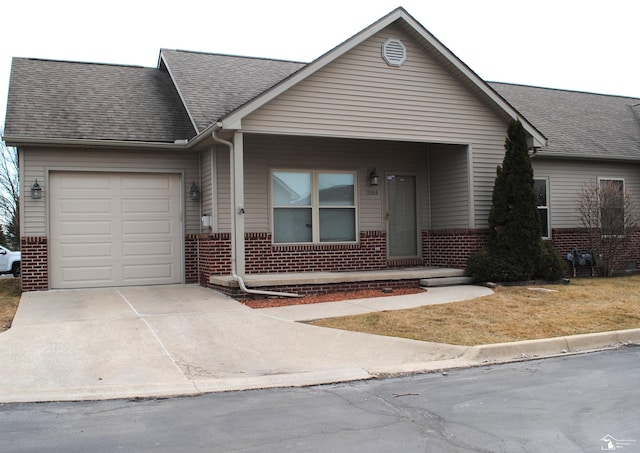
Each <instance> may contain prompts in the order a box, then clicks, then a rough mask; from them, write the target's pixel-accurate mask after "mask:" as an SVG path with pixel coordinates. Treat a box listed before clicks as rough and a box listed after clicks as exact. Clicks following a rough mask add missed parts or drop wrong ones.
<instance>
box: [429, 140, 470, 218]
mask: <svg viewBox="0 0 640 453" xmlns="http://www.w3.org/2000/svg"><path fill="white" fill-rule="evenodd" d="M429 166H430V169H431V171H430V173H429V174H430V185H429V191H430V195H431V227H432V228H434V229H438V228H468V227H469V184H468V179H469V177H468V166H467V148H466V147H464V146H449V145H432V146H430V147H429Z"/></svg>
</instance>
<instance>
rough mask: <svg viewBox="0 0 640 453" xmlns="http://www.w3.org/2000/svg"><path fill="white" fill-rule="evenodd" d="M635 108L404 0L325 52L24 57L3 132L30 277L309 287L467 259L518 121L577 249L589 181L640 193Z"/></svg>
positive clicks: (29, 285)
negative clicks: (466, 42)
mask: <svg viewBox="0 0 640 453" xmlns="http://www.w3.org/2000/svg"><path fill="white" fill-rule="evenodd" d="M638 105H640V99H632V98H622V97H613V96H603V95H595V94H587V93H576V92H569V91H558V90H550V89H542V88H533V87H525V86H517V85H508V84H489V83H487V82H485V81H484V80H482V79H481V78H480V77H478V75H477V74H475V73H474V72H473V71H472V70H471V69H470V68H469V67H467V66H466V65H465V64H464V63H463V62H462V61H460V60H459V59H458V58H457V57H456V56H455V55H454V54H453V53H452V52H451V51H450V50H449V49H447V48H446V47H445V46H444V45H443V44H442V43H440V42H439V41H438V40H437V39H436V38H435V37H434V36H433V35H431V34H430V33H429V32H428V31H427V30H426V29H425V28H424V27H423V26H422V25H421V24H419V23H418V22H417V21H416V20H415V19H414V18H413V17H412V16H410V15H409V14H408V13H407V12H406V11H405V10H404V9H402V8H398V9H396V10H394V11H392V12H391V13H390V14H388V15H387V16H385V17H383V18H382V19H380V20H379V21H377V22H376V23H374V24H372V25H371V26H369V27H368V28H366V29H364V30H362V31H361V32H359V33H358V34H356V35H354V36H353V37H351V38H350V39H348V40H347V41H345V42H344V43H342V44H341V45H339V46H337V47H336V48H334V49H332V50H330V51H329V52H327V53H326V54H324V55H322V56H321V57H319V58H318V59H316V60H315V61H313V62H311V63H309V64H304V63H297V62H289V61H279V60H268V59H260V58H246V57H238V56H229V55H219V54H206V53H198V52H187V51H180V50H169V49H163V50H161V51H160V56H159V61H158V66H157V67H156V68H143V67H132V66H117V65H103V64H91V63H75V62H61V61H49V60H35V59H24V58H15V59H14V60H13V65H12V73H11V81H10V89H9V97H8V109H7V120H6V126H5V141H6V143H7V144H8V145H10V146H16V147H17V148H18V150H19V156H20V162H21V168H20V172H21V174H20V178H21V181H22V190H23V194H22V200H23V203H22V206H21V210H22V212H21V218H22V219H23V221H22V226H21V228H22V231H21V233H22V256H23V262H22V269H23V287H24V289H25V290H46V289H51V288H80V287H105V286H106V287H109V286H124V285H145V284H172V283H181V282H186V283H195V282H200V284H202V285H205V286H212V287H216V288H218V289H221V290H224V291H227V292H230V293H231V292H234V291H236V288H237V287H238V286H240V287H241V288H244V287H246V286H249V287H254V289H255V287H267V288H270V289H272V290H277V291H285V290H292V289H293V290H295V291H302V290H304V288H305V287H310V285H311V287H315V288H316V289H321V288H322V289H326V288H328V287H331V288H334V289H335V288H339V287H349V288H355V287H357V286H358V285H371V282H372V281H373V280H375V281H376V282H377V284H380V285H382V284H384V285H388V284H391V283H394V282H391V281H390V280H396V281H395V283H398V282H401V281H404V282H405V283H406V282H407V281H409V280H410V279H412V278H414V277H412V276H411V275H413V274H411V272H414V271H415V269H419V268H427V267H428V268H431V267H447V268H462V267H464V264H465V261H466V258H467V257H468V255H469V254H470V253H471V252H472V251H474V250H477V249H478V248H480V247H481V246H482V245H483V244H484V243H485V241H486V228H487V216H488V212H489V209H490V205H491V193H492V189H493V182H494V178H495V169H496V166H497V165H499V164H500V163H501V162H502V159H503V155H504V140H505V136H506V130H507V126H508V123H509V122H510V121H511V120H512V119H516V118H518V119H520V120H521V121H522V123H523V125H524V128H525V130H526V132H527V134H528V139H529V143H530V147H531V152H532V155H533V156H534V158H533V163H534V170H535V174H536V178H537V179H538V180H539V182H537V186H536V187H537V189H538V190H542V191H543V192H544V195H545V196H544V197H542V198H541V199H542V200H544V203H545V204H541V206H540V208H539V209H540V212H541V215H543V216H546V217H545V218H546V219H547V221H546V223H545V227H546V229H545V231H544V233H543V234H544V236H545V237H546V238H548V239H549V240H552V241H553V243H554V245H556V246H557V247H558V249H559V250H560V251H561V252H562V253H566V251H567V250H570V249H571V247H573V246H575V245H580V241H583V235H582V233H581V231H580V230H579V228H578V222H577V217H576V213H575V208H574V201H575V196H576V191H577V190H578V188H579V186H580V184H581V183H583V182H584V181H587V180H590V179H595V178H609V179H615V180H621V181H623V182H624V187H625V189H627V188H628V189H629V190H633V191H635V192H637V193H640V190H639V189H640V187H639V186H640V171H639V169H640V126H639V122H638V115H640V111H639V109H640V107H638ZM36 183H37V184H38V186H39V187H40V189H41V192H40V193H38V194H37V195H36V194H35V193H34V194H33V195H32V194H31V188H32V186H33V185H35V184H36ZM639 250H640V246H638V247H635V249H634V250H633V251H632V252H631V254H630V256H629V260H634V261H635V262H637V261H638V260H640V252H639ZM393 269H396V270H398V269H399V270H400V271H398V272H401V271H403V272H404V271H405V269H406V274H405V276H404V277H398V276H397V275H398V273H397V272H396V273H393V274H391V273H388V274H385V273H384V272H385V271H389V270H393ZM353 272H356V273H355V274H354V273H353ZM385 275H386V276H385ZM391 275H393V276H391ZM258 277H262V279H260V278H258ZM408 279H409V280H408ZM411 281H413V280H411ZM314 285H315V286H314ZM331 285H333V286H331Z"/></svg>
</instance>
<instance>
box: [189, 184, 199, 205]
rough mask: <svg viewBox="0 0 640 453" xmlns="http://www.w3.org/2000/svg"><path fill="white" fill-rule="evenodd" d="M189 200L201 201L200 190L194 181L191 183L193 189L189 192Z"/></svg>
mask: <svg viewBox="0 0 640 453" xmlns="http://www.w3.org/2000/svg"><path fill="white" fill-rule="evenodd" d="M189 198H191V200H193V201H198V200H199V199H200V188H199V187H198V185H197V184H196V182H195V181H194V182H193V183H191V189H190V190H189Z"/></svg>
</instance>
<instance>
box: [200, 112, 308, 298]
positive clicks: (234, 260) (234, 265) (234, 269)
mask: <svg viewBox="0 0 640 453" xmlns="http://www.w3.org/2000/svg"><path fill="white" fill-rule="evenodd" d="M220 129H221V125H220V123H216V125H215V127H214V128H213V129H212V131H211V138H212V139H213V141H214V142H215V143H218V144H221V145H225V146H228V147H229V153H230V159H229V162H230V166H231V175H230V181H229V183H230V186H231V187H230V192H231V203H230V204H231V277H232V278H233V280H234V281H236V282H238V285H239V286H240V289H241V290H242V292H244V293H247V294H260V295H264V296H276V297H301V296H300V295H299V294H294V293H281V292H276V291H263V290H257V289H249V288H247V286H246V285H245V283H244V280H243V279H242V277H240V276H239V275H238V272H237V271H238V260H237V258H236V257H237V253H236V252H237V250H238V237H237V236H238V234H237V230H236V223H237V221H236V216H237V215H240V214H244V209H243V208H242V207H238V208H237V209H236V191H235V171H236V168H235V165H234V155H235V148H234V145H233V142H230V141H228V140H224V139H222V138H220V137H218V136H217V135H216V132H217V131H218V130H220Z"/></svg>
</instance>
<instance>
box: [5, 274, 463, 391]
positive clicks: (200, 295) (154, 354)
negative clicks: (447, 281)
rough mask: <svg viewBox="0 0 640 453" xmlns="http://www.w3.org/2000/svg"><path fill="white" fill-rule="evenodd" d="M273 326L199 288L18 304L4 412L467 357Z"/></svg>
mask: <svg viewBox="0 0 640 453" xmlns="http://www.w3.org/2000/svg"><path fill="white" fill-rule="evenodd" d="M400 297H402V296H400ZM470 297H471V296H470ZM277 316H278V313H277V312H273V313H270V311H269V310H252V309H250V308H247V307H246V306H244V305H242V304H240V303H239V302H237V301H235V300H233V299H230V298H228V297H226V296H223V295H221V294H219V293H216V292H214V291H211V290H208V289H205V288H202V287H199V286H195V285H175V286H155V287H130V288H109V289H86V290H84V289H82V290H64V291H47V292H30V293H25V294H24V295H23V297H22V300H21V302H20V306H19V309H18V312H17V313H16V317H15V319H14V322H13V326H12V328H11V329H10V330H8V331H6V332H4V333H2V334H0V363H1V364H2V367H1V368H0V402H21V401H57V400H86V399H107V398H129V397H163V396H172V395H194V394H199V393H204V392H212V391H224V390H239V389H248V388H262V387H278V386H299V385H312V384H320V383H328V382H338V381H348V380H357V379H367V378H370V377H372V376H374V375H376V374H379V373H385V372H402V371H411V370H418V369H420V370H423V369H433V368H436V369H437V368H438V367H444V366H445V363H448V362H451V361H452V360H453V361H454V362H455V360H456V359H457V358H458V357H460V356H461V355H462V354H463V353H464V352H465V350H467V349H468V348H465V347H458V346H449V345H440V344H435V343H426V342H420V341H413V340H405V339H399V338H389V337H379V336H374V335H367V334H360V333H354V332H345V331H339V330H332V329H325V328H321V327H315V326H310V325H305V324H300V323H296V322H294V321H291V320H288V319H283V318H281V317H277Z"/></svg>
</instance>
